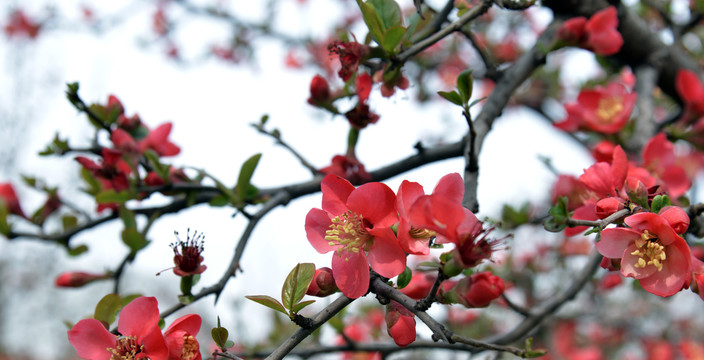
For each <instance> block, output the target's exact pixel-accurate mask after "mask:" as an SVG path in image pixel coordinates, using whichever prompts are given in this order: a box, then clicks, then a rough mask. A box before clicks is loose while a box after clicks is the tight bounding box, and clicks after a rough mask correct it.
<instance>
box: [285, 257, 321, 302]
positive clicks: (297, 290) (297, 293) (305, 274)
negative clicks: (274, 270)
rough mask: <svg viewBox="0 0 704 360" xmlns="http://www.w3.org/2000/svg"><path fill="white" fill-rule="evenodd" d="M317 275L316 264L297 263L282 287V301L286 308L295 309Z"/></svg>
mask: <svg viewBox="0 0 704 360" xmlns="http://www.w3.org/2000/svg"><path fill="white" fill-rule="evenodd" d="M314 276H315V264H312V263H303V264H297V265H296V266H295V267H294V268H293V270H291V272H290V273H289V274H288V276H287V277H286V280H285V281H284V286H283V288H281V302H283V305H284V307H285V308H286V309H289V310H291V309H293V306H294V305H296V303H298V302H299V301H301V299H303V296H305V294H306V291H307V290H308V286H310V283H311V282H312V281H313V277H314Z"/></svg>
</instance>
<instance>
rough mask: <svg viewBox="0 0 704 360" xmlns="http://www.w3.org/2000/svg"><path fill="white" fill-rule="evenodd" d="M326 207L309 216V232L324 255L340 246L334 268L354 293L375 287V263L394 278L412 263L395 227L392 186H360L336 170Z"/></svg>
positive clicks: (326, 187) (326, 184)
mask: <svg viewBox="0 0 704 360" xmlns="http://www.w3.org/2000/svg"><path fill="white" fill-rule="evenodd" d="M320 187H321V190H322V193H323V206H322V207H323V208H322V209H311V210H310V211H309V212H308V215H307V216H306V224H305V228H306V235H307V237H308V241H309V242H310V244H311V245H312V246H313V248H315V250H317V251H318V252H319V253H321V254H325V253H327V252H330V251H334V254H333V256H332V272H333V276H334V277H335V283H336V284H337V287H338V288H340V290H342V293H343V294H345V296H347V297H349V298H353V299H354V298H358V297H360V296H362V295H364V294H366V292H367V290H368V289H369V279H370V278H369V265H371V267H372V269H374V271H376V272H378V273H379V274H381V275H382V276H384V277H387V278H391V277H394V276H396V275H398V274H400V273H401V272H402V271H403V270H404V269H405V268H406V254H405V253H404V252H403V250H402V249H401V246H400V245H399V243H398V240H397V239H396V235H394V232H393V230H391V228H390V226H391V225H393V224H395V223H396V222H397V221H398V213H397V212H396V206H395V204H396V196H395V195H394V192H393V190H391V189H390V188H389V187H388V186H386V185H384V184H382V183H378V182H372V183H366V184H364V185H362V186H360V187H358V188H356V189H355V187H354V186H353V185H352V184H350V182H349V181H347V180H345V179H343V178H341V177H339V176H335V175H328V176H326V177H325V178H324V179H323V181H322V182H321V184H320Z"/></svg>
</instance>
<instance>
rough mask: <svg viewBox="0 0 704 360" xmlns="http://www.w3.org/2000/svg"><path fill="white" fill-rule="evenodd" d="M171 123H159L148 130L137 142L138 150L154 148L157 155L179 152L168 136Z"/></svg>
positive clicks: (142, 151) (169, 154)
mask: <svg viewBox="0 0 704 360" xmlns="http://www.w3.org/2000/svg"><path fill="white" fill-rule="evenodd" d="M171 127H172V124H171V123H170V122H167V123H164V124H161V125H159V126H158V127H157V128H156V129H154V130H151V131H149V134H147V137H145V138H144V139H142V140H141V141H140V142H139V150H140V152H141V153H144V151H146V150H147V149H152V150H154V151H155V152H156V153H157V154H158V155H159V156H174V155H178V153H180V152H181V148H179V147H178V145H176V144H174V143H172V142H171V141H170V140H169V139H168V138H169V134H170V133H171Z"/></svg>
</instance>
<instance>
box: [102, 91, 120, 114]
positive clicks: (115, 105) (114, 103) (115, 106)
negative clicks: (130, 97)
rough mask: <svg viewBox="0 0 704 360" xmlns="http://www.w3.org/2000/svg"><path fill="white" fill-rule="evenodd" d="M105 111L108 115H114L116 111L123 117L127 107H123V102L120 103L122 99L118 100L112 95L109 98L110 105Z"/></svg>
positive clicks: (106, 106)
mask: <svg viewBox="0 0 704 360" xmlns="http://www.w3.org/2000/svg"><path fill="white" fill-rule="evenodd" d="M105 110H107V111H108V113H112V112H113V111H114V112H115V113H116V114H117V115H122V114H124V112H125V107H124V106H122V102H120V99H118V98H117V96H115V95H110V96H108V104H107V105H105Z"/></svg>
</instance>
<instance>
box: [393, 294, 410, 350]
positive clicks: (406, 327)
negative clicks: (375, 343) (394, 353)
mask: <svg viewBox="0 0 704 360" xmlns="http://www.w3.org/2000/svg"><path fill="white" fill-rule="evenodd" d="M386 331H387V332H388V333H389V335H390V336H391V337H392V338H393V339H394V342H395V343H396V345H398V346H401V347H405V346H408V345H409V344H411V343H412V342H413V341H415V340H416V319H415V317H414V315H413V313H412V312H411V311H410V310H408V309H406V308H405V307H403V306H402V305H401V304H399V303H397V302H395V301H391V303H389V305H387V306H386Z"/></svg>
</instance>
